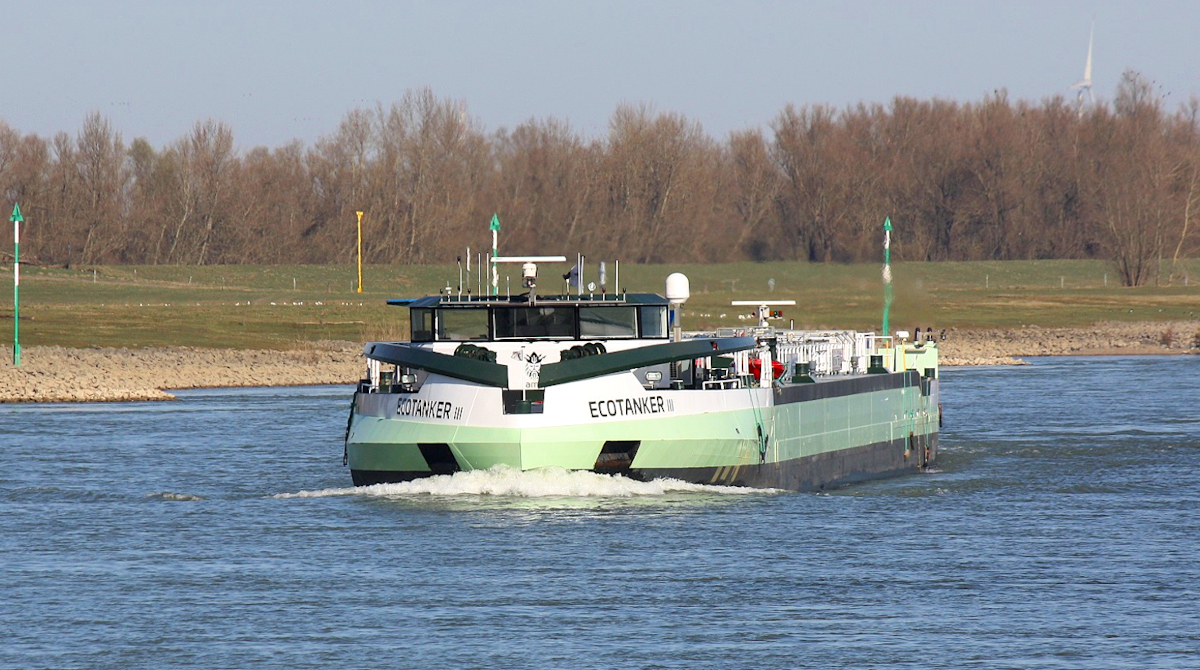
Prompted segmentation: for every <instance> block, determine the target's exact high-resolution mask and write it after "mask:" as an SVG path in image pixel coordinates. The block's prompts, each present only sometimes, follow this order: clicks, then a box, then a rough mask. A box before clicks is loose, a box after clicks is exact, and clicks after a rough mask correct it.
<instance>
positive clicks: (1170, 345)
mask: <svg viewBox="0 0 1200 670" xmlns="http://www.w3.org/2000/svg"><path fill="white" fill-rule="evenodd" d="M1198 345H1200V321H1185V322H1174V323H1115V322H1108V323H1100V324H1096V325H1095V326H1093V327H1091V328H1038V327H1036V326H1027V327H1022V328H1004V329H994V330H988V329H957V328H955V329H949V330H947V332H946V339H945V340H942V341H941V342H939V349H940V353H941V360H942V364H943V365H1012V364H1017V363H1020V362H1021V361H1020V360H1019V359H1021V358H1024V357H1029V356H1064V355H1087V354H1092V355H1103V354H1183V353H1200V346H1198ZM11 361H12V349H10V348H0V402H79V401H100V400H104V401H120V400H170V399H172V398H173V396H172V395H171V394H170V393H168V392H167V391H164V389H167V390H169V389H185V388H211V387H225V386H298V385H304V384H353V383H354V382H355V381H357V380H358V379H359V378H360V377H361V376H362V374H363V372H364V359H363V358H362V346H361V345H359V344H356V343H352V342H319V343H314V344H311V345H309V346H307V347H305V348H301V349H290V350H284V351H266V350H239V349H195V348H190V347H166V348H147V349H68V348H64V347H39V346H34V347H26V348H22V350H21V366H20V367H13V365H12V363H11Z"/></svg>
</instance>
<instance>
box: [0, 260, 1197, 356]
mask: <svg viewBox="0 0 1200 670" xmlns="http://www.w3.org/2000/svg"><path fill="white" fill-rule="evenodd" d="M1182 267H1184V268H1186V270H1187V271H1188V273H1189V274H1190V276H1192V277H1195V278H1196V281H1193V282H1189V285H1187V286H1184V285H1182V284H1181V283H1177V284H1176V285H1175V286H1169V287H1168V286H1161V287H1155V286H1148V287H1142V288H1137V289H1128V288H1121V287H1120V286H1118V283H1119V282H1118V280H1117V278H1116V275H1115V273H1114V272H1113V270H1112V267H1111V265H1110V264H1108V263H1104V262H1100V261H1027V262H1021V261H1018V262H975V263H899V264H896V265H895V266H894V268H893V270H894V276H895V282H896V283H895V287H896V291H895V292H896V300H895V303H894V304H893V307H892V324H893V326H894V327H896V328H913V327H917V326H920V327H923V328H924V327H935V328H952V327H958V328H981V327H982V328H999V327H1019V326H1023V325H1038V326H1043V327H1052V326H1076V327H1084V326H1088V325H1090V324H1093V323H1095V322H1098V321H1169V320H1185V319H1192V318H1196V317H1197V315H1200V286H1197V285H1196V284H1197V282H1200V261H1187V262H1186V263H1184V264H1182ZM513 270H514V268H511V267H510V268H508V271H509V272H510V273H512V271H513ZM93 271H94V272H93ZM565 271H566V266H562V265H559V266H544V267H543V268H542V272H541V274H542V290H543V291H545V292H553V291H555V290H557V289H558V288H559V287H560V285H561V282H559V281H557V278H558V276H559V275H561V274H562V272H565ZM674 271H681V272H684V273H685V274H687V275H688V276H689V277H690V278H691V284H692V299H691V301H689V303H688V305H687V307H686V308H685V315H686V322H685V323H686V325H687V326H688V327H710V326H718V325H727V326H736V325H739V324H744V323H745V322H744V321H739V320H738V318H737V315H738V313H739V311H745V312H748V311H749V310H748V309H746V308H733V307H730V306H729V302H730V301H731V300H747V299H759V298H771V299H795V300H796V301H797V303H798V304H797V306H796V307H792V308H784V315H785V321H786V320H790V319H794V320H795V324H796V326H797V327H837V328H858V329H865V330H869V329H878V328H879V319H880V314H881V309H882V307H881V303H882V299H881V296H882V289H881V283H880V278H879V277H880V274H879V271H880V267H879V265H877V264H870V265H814V264H806V263H740V264H727V265H704V266H700V265H674V266H644V265H643V266H638V265H634V264H632V263H623V264H622V266H621V285H622V286H623V287H624V288H625V289H627V290H629V291H651V292H661V291H662V285H663V280H664V279H665V278H666V275H667V274H669V273H670V272H674ZM0 272H6V273H11V266H8V267H7V268H4V269H0ZM608 272H609V278H610V281H611V280H615V276H614V275H615V272H614V268H613V266H612V263H609V268H608ZM1106 274H1107V285H1106V282H1105V275H1106ZM595 279H596V266H595V263H590V264H589V267H588V268H587V270H586V275H585V278H584V280H585V282H586V281H594V280H595ZM772 279H773V280H774V290H773V291H771V290H769V289H768V282H769V281H770V280H772ZM447 282H449V283H450V284H451V285H456V284H457V282H458V268H457V266H454V265H447V266H410V265H403V266H368V267H367V268H366V269H365V270H364V284H365V291H364V292H363V293H361V294H359V293H356V292H355V290H354V286H355V270H354V268H353V266H350V265H327V266H205V267H190V266H183V267H181V266H105V267H96V268H91V267H87V268H71V269H63V268H47V267H35V266H26V267H23V268H22V283H21V342H22V345H35V344H41V345H62V346H71V347H80V346H129V347H142V346H172V345H176V346H179V345H182V346H197V347H233V348H269V349H270V348H273V349H291V348H297V347H303V346H305V343H306V342H311V341H315V340H351V341H363V340H370V339H386V338H395V337H402V336H403V334H404V333H406V332H407V329H408V324H407V313H406V310H403V309H398V308H388V307H387V306H386V305H384V300H385V299H387V298H394V297H416V296H421V295H426V294H429V293H436V292H437V291H438V289H439V288H442V287H444V286H446V285H447ZM7 283H8V282H7V281H5V282H4V284H5V285H7ZM471 284H472V286H474V284H475V279H474V277H472V281H471ZM500 286H501V292H502V293H503V292H504V290H505V278H504V276H503V275H502V276H501V280H500ZM4 295H5V297H4V299H3V302H0V327H3V328H6V329H7V330H5V331H4V333H3V335H2V337H3V338H5V340H6V341H8V340H7V338H9V337H10V333H11V324H12V298H11V293H10V292H8V291H4ZM722 315H724V316H722Z"/></svg>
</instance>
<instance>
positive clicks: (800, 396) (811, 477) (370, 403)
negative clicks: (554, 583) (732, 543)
mask: <svg viewBox="0 0 1200 670" xmlns="http://www.w3.org/2000/svg"><path fill="white" fill-rule="evenodd" d="M747 339H749V338H742V340H747ZM712 341H713V342H714V343H716V342H723V341H724V340H718V339H714V340H712ZM751 342H752V344H753V341H751ZM567 344H570V343H567ZM614 344H615V346H610V351H611V350H612V349H616V350H617V351H616V352H613V353H607V354H605V356H608V357H614V355H615V354H616V353H618V352H620V351H625V352H633V351H635V350H637V349H638V347H640V346H645V345H646V344H647V343H646V342H638V341H628V342H624V343H610V345H614ZM485 345H486V346H487V347H490V348H492V349H496V350H498V351H499V354H500V359H501V360H505V359H508V360H511V361H513V362H512V363H510V364H509V366H508V367H509V368H510V369H509V371H508V373H507V374H508V375H509V380H508V381H509V383H505V382H503V381H491V382H488V381H487V380H486V379H485V380H484V381H482V382H481V381H479V380H477V379H476V380H472V379H464V378H463V377H472V376H476V377H478V376H479V375H476V374H473V373H471V371H467V372H462V371H459V370H457V369H455V368H453V367H451V368H447V369H443V370H442V372H446V373H448V374H442V373H440V372H432V371H428V370H420V369H418V368H417V366H419V365H424V364H425V363H423V362H422V360H423V359H421V360H418V359H411V360H410V359H409V358H403V360H401V361H399V362H397V363H396V364H397V370H396V374H397V375H400V374H402V373H403V372H404V371H408V372H412V373H417V374H418V375H420V383H419V386H418V385H413V386H409V387H399V390H400V392H391V391H393V390H396V389H397V388H398V387H397V386H391V385H389V384H387V383H386V382H385V383H382V384H380V383H373V382H372V381H371V380H370V379H368V380H365V381H364V383H363V384H362V385H360V388H359V390H358V391H357V392H356V393H355V396H354V403H353V408H352V411H351V416H350V420H349V425H348V426H347V438H346V459H347V463H348V465H349V467H350V470H351V474H352V477H353V480H354V483H355V485H367V484H375V483H382V482H396V481H406V480H411V479H415V478H419V477H426V476H431V475H436V474H449V473H453V472H457V471H460V470H478V469H487V468H491V467H493V466H496V465H505V466H509V467H512V468H517V469H521V470H529V469H534V468H545V467H561V468H567V469H576V470H593V471H597V472H603V473H612V474H622V475H625V476H629V477H633V478H639V479H652V478H660V477H671V478H677V479H681V480H685V481H690V482H697V483H706V484H707V483H713V484H728V485H742V486H754V487H771V488H781V489H791V490H818V489H823V488H827V487H831V486H838V485H842V484H845V483H849V482H854V481H861V480H865V479H871V478H877V477H884V476H891V475H896V474H902V473H906V472H916V471H918V470H920V469H921V468H924V467H926V466H928V465H929V464H930V463H932V462H933V460H934V459H935V458H936V456H937V437H938V426H939V402H938V379H937V374H936V371H937V363H936V357H937V354H936V345H934V344H932V343H930V344H927V345H923V346H922V347H920V348H916V349H911V348H910V349H908V350H906V351H904V352H903V353H899V352H896V351H890V350H889V352H885V353H887V356H888V357H890V359H892V360H893V361H895V362H896V363H897V364H898V365H894V366H893V367H897V368H900V369H901V370H902V371H898V372H892V371H888V370H883V369H878V368H877V369H876V370H875V371H874V373H861V374H860V373H855V372H854V371H853V369H852V368H851V366H850V365H848V364H847V365H845V366H843V367H847V368H851V373H849V374H842V373H838V374H829V375H823V376H820V375H814V376H811V377H810V376H807V375H800V374H791V373H792V372H793V368H792V367H791V366H792V364H793V363H794V362H795V359H796V358H797V357H798V356H801V355H802V354H801V353H797V354H796V355H794V356H790V357H788V356H784V355H780V358H782V359H783V360H784V361H786V362H787V363H788V366H789V368H788V371H789V374H787V375H784V376H783V378H782V379H779V380H771V379H770V378H769V377H765V375H764V378H763V379H758V378H753V377H749V376H743V377H728V378H726V379H725V380H724V381H721V382H716V383H707V384H705V383H702V382H701V381H699V380H700V379H701V378H703V374H702V373H699V372H696V371H693V374H694V379H693V378H689V379H690V381H689V384H688V387H687V388H678V387H679V386H680V385H681V384H680V383H676V384H674V385H673V386H674V387H671V386H667V387H659V388H655V385H654V382H647V381H646V375H645V372H646V371H647V370H652V369H655V368H656V367H657V368H660V369H666V370H667V372H668V375H667V376H668V377H678V376H680V374H681V373H680V371H679V365H678V364H673V365H674V367H670V368H667V366H663V365H661V364H656V363H652V364H650V365H643V366H641V367H637V368H631V369H628V370H625V371H620V372H613V373H609V374H600V375H598V376H591V377H585V378H582V379H577V380H574V381H566V382H562V383H555V384H553V385H545V384H541V383H539V380H538V379H537V376H538V375H537V371H536V370H534V371H533V372H532V375H531V371H530V366H529V365H527V363H528V361H529V360H530V359H531V358H532V359H534V360H536V359H539V358H540V359H542V360H555V358H554V357H553V356H554V354H556V353H557V352H558V351H559V350H561V349H562V348H563V343H520V345H519V348H518V346H517V345H507V344H506V343H485ZM390 346H391V349H390V350H389V351H391V352H395V351H398V350H399V349H397V347H399V346H401V345H399V344H396V345H390ZM660 346H662V347H664V348H665V346H666V345H660ZM672 346H674V345H672ZM712 346H713V348H716V347H717V344H713V345H712ZM437 348H438V347H436V346H429V347H427V348H426V349H427V350H428V351H436V350H437ZM743 349H745V347H743ZM773 349H774V352H775V353H777V354H778V353H780V350H782V349H785V347H782V346H779V347H774V346H773ZM534 350H538V351H534ZM541 350H545V351H541ZM366 351H367V355H368V357H369V358H370V357H372V356H373V355H374V356H376V357H377V360H383V361H384V362H395V361H391V359H389V358H388V355H387V354H386V353H384V354H380V353H378V352H376V353H374V354H373V353H372V351H373V350H372V346H371V345H368V348H367V350H366ZM798 351H799V350H798ZM531 353H536V354H537V355H535V356H532V357H531V356H530V354H531ZM629 355H633V354H632V353H631V354H629ZM769 355H770V353H769V352H768V350H767V348H766V346H765V345H763V346H762V347H760V348H759V349H756V350H755V351H751V352H745V351H743V352H742V353H741V354H740V356H741V357H742V359H741V360H745V359H746V357H747V356H762V357H763V359H765V360H767V361H768V370H769V369H770V367H769V360H770V359H769V358H767V357H768V356H769ZM447 358H449V357H447ZM596 358H597V360H601V359H602V357H601V356H598V357H596ZM439 360H440V359H439ZM760 360H762V359H760ZM706 362H709V363H710V362H711V361H705V360H703V359H698V358H690V359H688V361H687V365H688V366H703V365H705V363H706ZM410 363H411V367H410V366H409V364H410ZM439 365H441V363H437V362H435V363H432V364H430V367H433V368H438V367H439ZM494 365H500V364H494ZM546 367H549V366H546ZM862 367H863V368H865V367H866V366H865V365H863V366H862ZM905 368H907V369H905ZM452 375H453V376H452ZM542 376H543V377H549V375H548V374H543V375H542ZM667 381H668V382H669V381H670V379H668V380H667ZM531 397H533V398H536V401H534V402H531V401H528V399H529V398H531ZM537 410H540V411H537Z"/></svg>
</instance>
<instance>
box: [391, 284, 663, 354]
mask: <svg viewBox="0 0 1200 670" xmlns="http://www.w3.org/2000/svg"><path fill="white" fill-rule="evenodd" d="M388 304H391V305H400V306H406V307H408V308H409V316H410V321H411V326H412V331H411V340H412V341H413V342H473V341H503V340H516V341H531V340H588V341H592V340H617V339H646V340H666V339H668V338H669V336H670V330H669V328H668V314H667V309H668V304H667V301H666V299H665V298H663V297H662V296H659V295H655V294H652V293H637V294H634V293H630V294H624V295H621V296H611V297H607V296H605V297H572V296H538V297H537V300H536V302H530V301H529V300H528V298H527V297H526V296H515V297H512V298H493V297H484V298H461V299H460V298H455V297H446V296H430V297H427V298H421V299H419V300H389V301H388Z"/></svg>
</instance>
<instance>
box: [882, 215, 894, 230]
mask: <svg viewBox="0 0 1200 670" xmlns="http://www.w3.org/2000/svg"><path fill="white" fill-rule="evenodd" d="M883 229H884V230H891V229H892V217H890V216H889V217H887V218H885V219H884V220H883Z"/></svg>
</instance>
